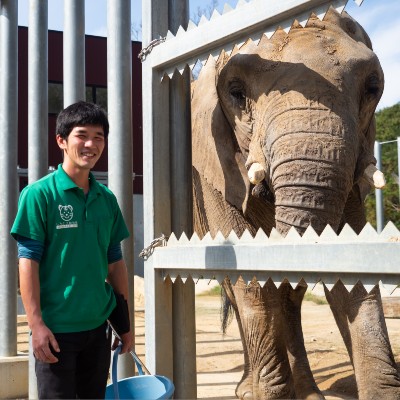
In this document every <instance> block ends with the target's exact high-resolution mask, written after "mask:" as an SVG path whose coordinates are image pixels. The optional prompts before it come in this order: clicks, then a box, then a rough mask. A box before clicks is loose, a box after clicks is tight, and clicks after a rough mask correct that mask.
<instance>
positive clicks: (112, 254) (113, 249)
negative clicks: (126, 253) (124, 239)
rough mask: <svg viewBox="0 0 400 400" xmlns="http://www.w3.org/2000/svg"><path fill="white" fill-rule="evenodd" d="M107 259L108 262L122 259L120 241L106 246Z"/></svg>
mask: <svg viewBox="0 0 400 400" xmlns="http://www.w3.org/2000/svg"><path fill="white" fill-rule="evenodd" d="M107 259H108V263H109V264H112V263H115V262H117V261H119V260H122V250H121V243H116V244H111V245H110V246H109V247H108V250H107Z"/></svg>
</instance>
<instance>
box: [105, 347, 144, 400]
mask: <svg viewBox="0 0 400 400" xmlns="http://www.w3.org/2000/svg"><path fill="white" fill-rule="evenodd" d="M121 349H122V344H119V345H118V346H117V348H116V349H115V350H114V355H113V365H112V371H111V377H112V383H113V389H114V398H115V399H116V400H118V399H119V391H118V367H117V365H118V356H119V354H120V353H121ZM129 354H130V355H131V356H132V358H133V360H134V361H135V364H136V368H137V370H138V374H139V375H145V373H144V372H143V370H144V371H145V372H146V374H148V375H150V372H149V370H148V369H147V368H146V367H145V365H144V364H143V362H142V361H141V360H140V358H139V357H138V356H137V355H136V353H135V352H134V351H133V350H131V351H130V352H129Z"/></svg>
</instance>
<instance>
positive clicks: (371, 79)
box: [365, 74, 382, 96]
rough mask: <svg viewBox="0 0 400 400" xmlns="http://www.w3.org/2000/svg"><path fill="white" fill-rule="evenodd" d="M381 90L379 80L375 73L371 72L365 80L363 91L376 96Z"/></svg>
mask: <svg viewBox="0 0 400 400" xmlns="http://www.w3.org/2000/svg"><path fill="white" fill-rule="evenodd" d="M381 90H382V84H381V81H380V79H379V77H378V75H376V74H371V75H369V76H368V78H367V79H366V81H365V93H366V94H367V95H371V96H378V95H379V94H380V92H381Z"/></svg>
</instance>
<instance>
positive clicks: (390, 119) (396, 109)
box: [365, 103, 400, 229]
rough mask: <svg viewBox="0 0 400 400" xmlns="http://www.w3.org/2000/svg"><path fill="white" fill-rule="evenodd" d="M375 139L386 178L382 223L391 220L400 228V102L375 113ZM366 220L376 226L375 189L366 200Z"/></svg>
mask: <svg viewBox="0 0 400 400" xmlns="http://www.w3.org/2000/svg"><path fill="white" fill-rule="evenodd" d="M375 117H376V140H377V141H378V142H380V143H383V144H381V155H382V172H383V173H384V175H385V178H386V186H385V188H384V189H383V208H384V225H386V224H387V223H388V222H389V221H392V222H393V223H394V224H395V225H396V227H397V228H398V229H400V204H399V184H398V179H399V178H398V161H397V157H398V155H397V142H396V140H397V137H400V103H397V104H395V105H394V106H392V107H387V108H384V109H382V110H380V111H378V112H377V113H376V114H375ZM384 142H390V143H384ZM365 205H366V215H367V221H369V222H370V223H371V224H372V225H373V226H375V227H376V201H375V191H372V192H371V194H370V195H368V197H367V199H366V202H365Z"/></svg>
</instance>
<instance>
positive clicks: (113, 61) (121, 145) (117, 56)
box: [107, 0, 134, 378]
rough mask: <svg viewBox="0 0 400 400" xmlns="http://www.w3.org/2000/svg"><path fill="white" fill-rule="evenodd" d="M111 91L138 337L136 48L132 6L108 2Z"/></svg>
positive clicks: (112, 141)
mask: <svg viewBox="0 0 400 400" xmlns="http://www.w3.org/2000/svg"><path fill="white" fill-rule="evenodd" d="M107 16H108V20H107V27H108V37H107V81H108V83H107V87H108V116H109V121H110V136H109V140H108V146H109V147H108V185H109V187H110V189H111V190H112V191H113V192H114V194H115V195H116V197H117V199H118V203H119V205H120V207H121V211H122V214H123V215H124V218H125V221H126V224H127V226H128V229H129V232H130V233H131V236H130V237H129V239H127V240H125V241H124V242H123V255H124V260H125V262H126V265H127V267H128V274H129V291H130V299H129V306H130V311H131V329H132V332H133V333H134V256H133V243H134V240H133V183H132V180H133V175H132V170H133V164H132V76H131V75H132V44H131V2H130V1H126V0H108V2H107ZM121 361H122V362H121V368H118V372H119V376H120V377H121V378H123V377H127V376H131V375H132V373H133V371H134V367H133V361H132V358H131V357H130V356H129V355H127V356H123V357H122V359H121Z"/></svg>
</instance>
